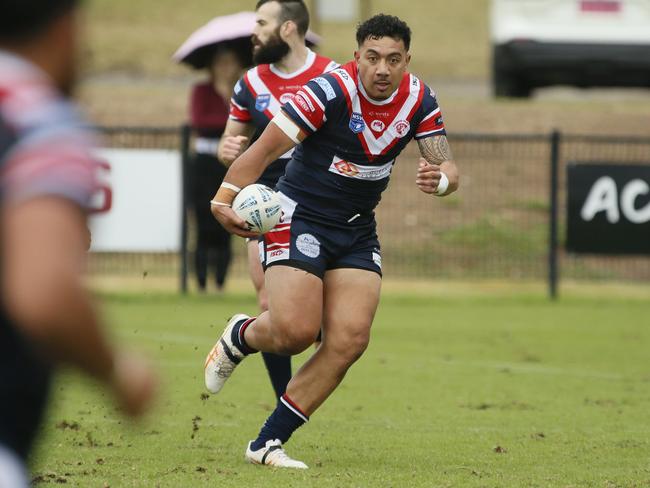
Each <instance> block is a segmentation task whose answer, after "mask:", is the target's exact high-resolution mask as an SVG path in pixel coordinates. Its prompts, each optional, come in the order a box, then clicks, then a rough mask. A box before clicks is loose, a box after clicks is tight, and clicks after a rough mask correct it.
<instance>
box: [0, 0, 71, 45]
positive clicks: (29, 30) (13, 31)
mask: <svg viewBox="0 0 650 488" xmlns="http://www.w3.org/2000/svg"><path fill="white" fill-rule="evenodd" d="M80 2H81V0H2V3H0V42H12V43H13V42H21V41H27V40H30V39H32V38H33V37H35V36H37V35H38V34H40V33H41V32H43V31H44V30H45V29H46V28H47V27H48V26H49V25H50V24H51V23H52V22H53V21H54V20H56V19H57V18H59V16H61V15H63V14H66V13H68V12H70V11H72V10H73V9H75V8H76V7H77V6H78V5H79V3H80Z"/></svg>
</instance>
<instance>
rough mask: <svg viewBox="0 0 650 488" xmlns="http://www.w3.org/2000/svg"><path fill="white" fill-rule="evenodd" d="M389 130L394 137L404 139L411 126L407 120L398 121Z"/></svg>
mask: <svg viewBox="0 0 650 488" xmlns="http://www.w3.org/2000/svg"><path fill="white" fill-rule="evenodd" d="M391 130H392V133H393V135H394V136H395V137H404V136H405V135H406V134H408V132H409V130H411V124H410V123H409V121H408V120H398V121H397V122H395V123H394V124H393V125H392V126H391Z"/></svg>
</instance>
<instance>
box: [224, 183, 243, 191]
mask: <svg viewBox="0 0 650 488" xmlns="http://www.w3.org/2000/svg"><path fill="white" fill-rule="evenodd" d="M221 186H223V187H224V188H228V189H229V190H232V191H234V192H235V193H239V192H240V191H241V188H239V187H238V186H235V185H232V184H230V183H226V182H225V181H224V182H223V183H221Z"/></svg>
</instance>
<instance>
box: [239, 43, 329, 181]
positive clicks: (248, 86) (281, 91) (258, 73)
mask: <svg viewBox="0 0 650 488" xmlns="http://www.w3.org/2000/svg"><path fill="white" fill-rule="evenodd" d="M338 66H339V65H338V63H336V62H334V61H332V60H331V59H329V58H326V57H324V56H320V55H318V54H316V53H315V52H313V51H311V50H309V51H308V54H307V59H306V60H305V64H304V65H303V66H302V67H301V68H300V69H298V70H296V71H295V72H293V73H283V72H281V71H280V70H278V69H277V68H275V66H273V65H272V64H261V65H259V66H255V67H254V68H251V69H250V70H248V72H246V74H245V75H244V76H243V77H242V78H241V79H240V80H239V82H238V83H237V85H235V93H234V95H233V97H232V100H231V103H230V118H231V119H232V120H236V121H237V122H243V123H252V124H253V125H254V126H255V127H256V128H257V133H258V134H261V133H262V132H263V131H264V129H265V128H266V126H267V125H268V123H269V122H270V121H271V119H273V117H275V115H276V114H277V113H278V112H279V111H280V109H281V107H282V105H283V104H285V103H286V102H288V101H289V100H291V99H292V98H293V96H294V95H295V93H296V92H297V91H298V90H299V89H300V88H301V87H302V86H303V85H304V84H306V83H307V82H308V81H309V80H311V79H312V78H315V77H317V76H319V75H321V74H323V73H325V72H327V71H330V70H332V69H334V68H336V67H338ZM292 154H293V150H292V151H290V152H288V153H286V154H284V155H282V156H281V157H280V158H279V159H278V160H277V161H274V162H273V163H271V165H270V166H269V167H268V168H267V169H266V171H265V172H264V174H263V175H262V177H261V178H260V180H259V182H260V183H263V184H265V185H268V186H270V187H274V186H275V184H276V183H277V181H278V178H280V176H282V175H283V174H284V168H285V166H286V165H287V162H289V160H290V159H291V156H292Z"/></svg>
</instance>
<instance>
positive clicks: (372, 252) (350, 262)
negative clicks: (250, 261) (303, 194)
mask: <svg viewBox="0 0 650 488" xmlns="http://www.w3.org/2000/svg"><path fill="white" fill-rule="evenodd" d="M280 195H281V198H282V212H283V217H282V220H281V221H280V223H279V224H278V225H277V226H275V228H274V229H273V230H271V231H270V232H267V233H266V234H264V235H263V236H261V237H260V239H259V246H260V261H261V262H262V266H263V267H264V270H266V269H267V268H268V267H270V266H274V265H277V264H281V265H284V266H291V267H294V268H299V269H302V270H305V271H307V272H308V273H311V274H313V275H316V276H318V277H319V278H321V279H322V278H323V277H324V276H325V271H327V270H329V269H340V268H356V269H365V270H368V271H374V272H375V273H377V274H379V275H380V276H381V252H380V247H379V240H378V239H377V231H376V228H375V226H374V225H372V226H363V227H354V226H352V225H351V226H350V227H349V228H340V227H333V226H329V225H326V224H320V223H317V222H313V221H311V220H305V219H303V218H300V212H299V211H298V212H296V206H297V204H296V202H295V201H293V200H291V199H290V198H288V197H287V196H286V195H284V194H282V193H280Z"/></svg>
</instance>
